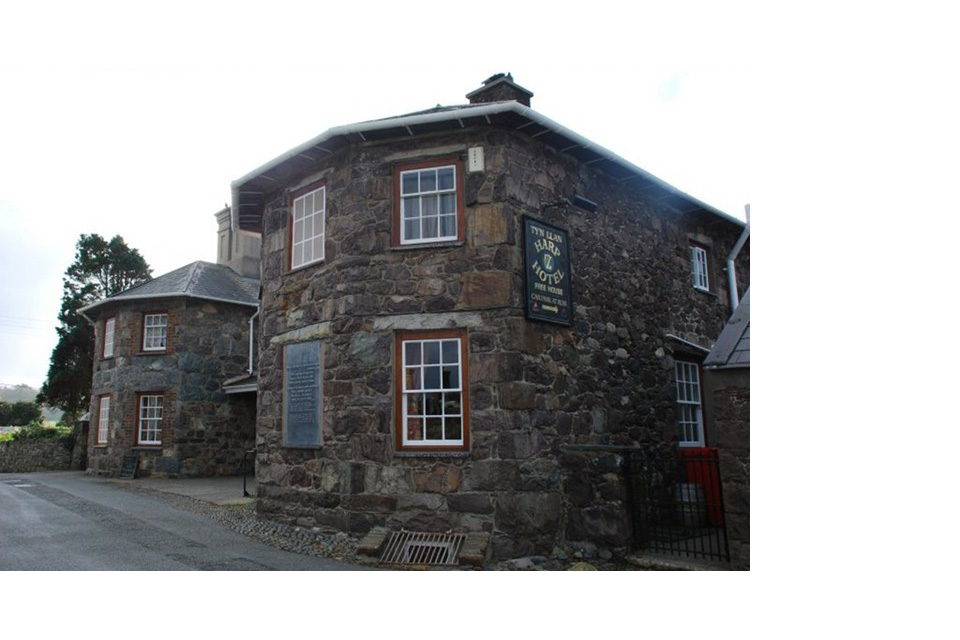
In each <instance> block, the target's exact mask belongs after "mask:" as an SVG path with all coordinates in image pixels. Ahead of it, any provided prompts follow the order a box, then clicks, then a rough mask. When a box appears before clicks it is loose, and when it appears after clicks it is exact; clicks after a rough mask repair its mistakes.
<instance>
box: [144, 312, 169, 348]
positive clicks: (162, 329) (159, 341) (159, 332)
mask: <svg viewBox="0 0 960 640" xmlns="http://www.w3.org/2000/svg"><path fill="white" fill-rule="evenodd" d="M142 349H143V350H144V351H166V350H167V314H165V313H145V314H143V342H142Z"/></svg>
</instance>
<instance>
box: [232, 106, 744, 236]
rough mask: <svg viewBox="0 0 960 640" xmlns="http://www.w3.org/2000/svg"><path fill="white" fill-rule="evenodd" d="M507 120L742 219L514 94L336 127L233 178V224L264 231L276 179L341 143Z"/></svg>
mask: <svg viewBox="0 0 960 640" xmlns="http://www.w3.org/2000/svg"><path fill="white" fill-rule="evenodd" d="M489 125H495V126H503V127H508V128H512V129H514V130H515V131H517V132H519V133H522V134H524V135H528V136H530V137H531V138H537V139H538V140H539V141H541V142H543V143H545V144H547V145H549V146H551V147H553V148H554V149H556V150H558V151H560V152H562V153H566V154H568V155H571V156H573V157H574V158H576V159H577V160H580V161H581V162H583V163H585V164H587V165H590V166H591V167H593V168H596V169H599V170H600V171H602V172H604V173H606V174H607V175H609V176H611V177H612V178H613V179H614V180H617V181H620V182H624V183H630V184H633V185H634V186H635V187H636V188H637V189H639V190H640V191H641V192H643V193H644V194H647V195H649V196H650V197H651V198H653V199H655V200H657V201H658V202H661V203H662V204H664V205H666V206H668V207H670V208H672V209H674V210H676V211H679V212H681V213H696V212H701V213H706V214H708V215H711V216H715V217H717V218H720V219H722V220H725V221H727V222H730V223H733V224H735V225H737V226H740V227H743V226H744V224H745V223H744V222H743V221H741V220H739V219H737V218H734V217H733V216H731V215H729V214H727V213H724V212H722V211H720V210H719V209H715V208H714V207H711V206H710V205H708V204H705V203H703V202H701V201H700V200H697V199H696V198H694V197H693V196H690V195H688V194H686V193H684V192H683V191H680V190H679V189H677V188H676V187H673V186H671V185H669V184H667V183H666V182H664V181H663V180H661V179H660V178H657V177H656V176H654V175H653V174H650V173H648V172H646V171H644V170H643V169H641V168H640V167H638V166H636V165H635V164H633V163H631V162H628V161H627V160H624V159H623V158H621V157H620V156H618V155H616V154H615V153H613V152H611V151H608V150H607V149H604V148H603V147H601V146H600V145H598V144H596V143H594V142H592V141H590V140H588V139H586V138H584V137H583V136H581V135H579V134H577V133H574V132H573V131H571V130H570V129H567V128H566V127H564V126H563V125H561V124H559V123H557V122H554V121H553V120H551V119H550V118H547V117H546V116H544V115H541V114H540V113H538V112H536V111H534V110H533V109H531V108H530V107H527V106H524V105H522V104H520V103H519V102H516V101H514V100H504V101H499V102H489V103H482V104H470V105H460V106H449V107H441V106H439V105H438V106H437V107H436V108H433V109H428V110H426V111H420V112H417V113H411V114H407V115H402V116H394V117H391V118H384V119H382V120H369V121H366V122H358V123H355V124H350V125H345V126H340V127H334V128H332V129H328V130H327V131H325V132H323V133H321V134H320V135H319V136H317V137H316V138H313V139H312V140H309V141H307V142H305V143H303V144H301V145H300V146H298V147H295V148H293V149H291V150H290V151H288V152H286V153H284V154H283V155H280V156H278V157H276V158H274V159H273V160H271V161H270V162H267V163H266V164H264V165H263V166H261V167H259V168H258V169H255V170H254V171H251V172H250V173H248V174H247V175H245V176H243V177H242V178H239V179H237V180H234V181H233V183H232V191H233V206H232V207H231V211H232V215H233V221H232V222H233V225H234V228H240V229H246V230H250V231H262V224H263V221H262V217H263V208H264V205H265V204H266V196H267V194H269V193H271V192H273V191H274V190H275V189H276V187H277V185H278V184H284V183H286V182H288V181H292V180H296V179H299V178H302V177H304V176H305V175H307V174H308V173H309V172H310V171H312V170H313V169H314V167H315V165H316V163H317V162H318V161H320V160H322V159H323V158H325V157H327V156H330V155H332V154H333V153H335V152H337V151H338V150H340V149H342V148H343V147H345V146H347V145H350V144H354V143H360V142H367V141H376V140H385V139H389V138H397V137H410V136H418V135H423V134H429V133H439V132H449V131H459V130H461V129H466V128H469V127H475V126H489Z"/></svg>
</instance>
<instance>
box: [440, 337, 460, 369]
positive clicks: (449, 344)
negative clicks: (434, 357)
mask: <svg viewBox="0 0 960 640" xmlns="http://www.w3.org/2000/svg"><path fill="white" fill-rule="evenodd" d="M440 355H441V358H442V360H441V362H443V364H457V363H459V362H460V341H459V340H444V341H443V345H442V352H441V354H440Z"/></svg>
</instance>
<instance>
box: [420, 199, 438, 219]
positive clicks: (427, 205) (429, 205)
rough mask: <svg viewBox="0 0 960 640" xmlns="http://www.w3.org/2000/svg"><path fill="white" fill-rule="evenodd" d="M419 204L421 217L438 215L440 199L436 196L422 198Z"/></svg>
mask: <svg viewBox="0 0 960 640" xmlns="http://www.w3.org/2000/svg"><path fill="white" fill-rule="evenodd" d="M420 202H421V204H420V207H421V215H424V216H435V215H437V214H438V213H440V198H439V197H438V196H430V197H429V198H422V199H421V200H420Z"/></svg>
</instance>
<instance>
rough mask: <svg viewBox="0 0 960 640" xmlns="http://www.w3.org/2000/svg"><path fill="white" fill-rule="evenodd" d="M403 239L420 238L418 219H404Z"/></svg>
mask: <svg viewBox="0 0 960 640" xmlns="http://www.w3.org/2000/svg"><path fill="white" fill-rule="evenodd" d="M403 239H404V240H419V239H420V222H419V221H418V220H405V221H404V223H403Z"/></svg>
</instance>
